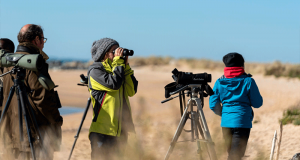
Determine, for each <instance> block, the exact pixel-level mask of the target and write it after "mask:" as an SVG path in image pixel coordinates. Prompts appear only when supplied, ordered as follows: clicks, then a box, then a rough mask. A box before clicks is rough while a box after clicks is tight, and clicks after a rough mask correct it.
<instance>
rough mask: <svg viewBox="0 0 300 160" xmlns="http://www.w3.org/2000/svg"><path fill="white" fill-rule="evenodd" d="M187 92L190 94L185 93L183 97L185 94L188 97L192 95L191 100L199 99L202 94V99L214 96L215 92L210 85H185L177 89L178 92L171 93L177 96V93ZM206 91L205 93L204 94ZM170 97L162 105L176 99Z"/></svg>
mask: <svg viewBox="0 0 300 160" xmlns="http://www.w3.org/2000/svg"><path fill="white" fill-rule="evenodd" d="M185 90H187V91H188V92H185V93H184V94H183V95H182V96H184V95H185V94H187V96H189V95H191V98H197V97H198V93H199V94H200V98H201V96H202V97H207V96H210V95H213V94H214V91H213V90H212V89H211V87H210V86H209V85H208V84H188V85H185V86H183V87H180V88H179V89H177V90H176V91H173V92H171V93H169V94H170V95H175V94H177V93H180V92H184V91H185ZM204 91H205V92H204ZM179 96H180V95H178V96H175V97H170V98H168V99H165V100H163V101H161V103H165V102H168V101H170V100H172V99H174V98H176V97H179Z"/></svg>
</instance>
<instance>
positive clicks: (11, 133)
mask: <svg viewBox="0 0 300 160" xmlns="http://www.w3.org/2000/svg"><path fill="white" fill-rule="evenodd" d="M16 54H41V55H42V56H43V59H44V60H45V61H46V60H47V59H49V57H48V56H47V55H46V54H45V53H44V52H43V51H42V50H40V49H39V48H37V47H36V46H35V45H33V44H32V43H29V42H24V43H20V44H19V46H18V48H17V51H16ZM12 68H13V67H9V68H4V71H3V72H4V73H5V72H8V71H10V70H11V69H12ZM25 72H26V74H25V78H24V84H25V88H26V92H27V95H28V99H29V102H30V104H31V106H32V109H33V111H34V116H35V118H36V121H37V124H38V128H39V130H40V132H41V136H42V138H43V141H44V147H52V148H53V150H59V146H60V144H61V125H62V117H61V116H60V113H59V111H58V107H60V103H59V100H58V99H57V98H56V96H55V91H54V90H53V89H52V90H46V89H45V88H43V86H42V85H41V84H40V83H39V81H38V78H39V75H40V74H41V73H42V74H43V75H45V76H46V77H48V78H49V79H51V78H50V75H49V73H48V65H47V63H44V66H43V70H40V71H39V72H35V71H31V70H27V69H26V70H25ZM12 78H14V79H15V78H16V75H15V74H8V75H6V76H4V78H3V82H4V84H5V85H4V88H3V89H4V92H3V96H4V100H3V104H2V106H5V103H6V101H7V99H8V95H9V92H10V88H11V87H12V86H13V85H14V82H13V81H12ZM3 108H4V107H3ZM18 115H19V114H18V100H17V96H16V93H14V94H13V97H12V100H11V103H10V105H9V107H8V110H7V112H6V113H5V117H4V119H3V122H4V123H3V125H2V126H1V137H2V138H1V139H2V140H4V144H5V147H6V148H17V149H19V150H20V151H27V152H29V151H30V146H29V141H28V136H27V130H26V125H25V121H24V118H22V119H23V121H22V122H23V139H24V140H23V141H22V142H21V140H20V131H19V130H20V129H19V118H18ZM22 117H23V116H22ZM30 129H31V132H32V141H33V144H34V146H35V147H37V146H40V143H39V141H38V140H37V139H38V137H37V132H36V130H35V129H34V127H33V125H32V123H30ZM45 145H48V146H45Z"/></svg>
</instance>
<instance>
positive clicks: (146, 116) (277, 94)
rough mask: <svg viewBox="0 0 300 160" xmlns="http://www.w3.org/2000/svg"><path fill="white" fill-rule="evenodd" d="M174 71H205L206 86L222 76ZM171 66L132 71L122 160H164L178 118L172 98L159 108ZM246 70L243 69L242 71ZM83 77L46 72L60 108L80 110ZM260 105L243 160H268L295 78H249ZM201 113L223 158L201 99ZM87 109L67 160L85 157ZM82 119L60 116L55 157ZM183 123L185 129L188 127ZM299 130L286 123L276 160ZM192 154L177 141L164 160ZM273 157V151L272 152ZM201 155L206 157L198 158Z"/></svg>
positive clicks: (294, 94) (294, 95)
mask: <svg viewBox="0 0 300 160" xmlns="http://www.w3.org/2000/svg"><path fill="white" fill-rule="evenodd" d="M176 67H177V69H178V70H182V71H189V72H194V73H202V72H207V73H210V74H212V77H213V79H212V83H211V84H210V85H211V87H213V83H214V82H215V81H216V79H217V78H218V77H220V76H221V75H222V72H221V71H219V70H207V69H205V70H204V69H190V67H189V66H187V65H178V64H176ZM174 68H175V65H174V64H170V65H159V66H155V65H150V66H141V67H134V68H133V69H134V71H135V76H136V78H137V80H138V81H139V86H138V92H137V94H136V95H135V96H134V97H132V98H130V103H131V106H132V113H133V120H134V123H135V127H136V134H131V135H130V136H129V143H128V145H127V148H126V155H125V156H124V159H128V160H129V159H130V160H139V159H141V160H158V159H164V156H165V154H166V152H167V150H168V148H169V144H170V142H171V139H172V137H173V135H174V133H175V130H176V128H177V125H178V123H179V120H180V112H179V101H178V99H175V100H172V101H169V102H167V103H164V104H161V103H160V101H161V100H163V99H164V86H165V85H166V84H168V83H170V82H172V81H173V80H172V78H171V71H172V70H173V69H174ZM246 70H247V68H246ZM82 73H83V74H86V70H67V71H66V70H51V71H50V74H51V76H52V78H53V80H54V81H55V83H56V85H59V87H58V88H57V90H58V92H59V95H60V98H61V103H62V105H63V106H76V107H83V108H84V107H85V106H86V101H87V99H88V97H89V93H88V91H87V88H86V87H81V86H77V85H76V84H77V83H78V82H79V79H80V78H79V75H80V74H82ZM253 78H254V79H255V81H256V83H257V85H258V87H259V89H260V92H261V94H262V96H263V98H264V104H263V106H262V107H261V108H259V109H254V112H255V118H254V120H255V122H256V123H254V124H253V128H252V130H251V135H250V139H249V142H248V147H247V151H246V157H245V158H244V159H246V160H252V159H253V160H255V159H268V157H269V154H270V149H271V141H272V138H273V134H274V131H275V130H277V131H279V122H278V121H279V119H280V118H282V113H283V111H284V110H285V109H287V108H289V106H292V105H294V104H296V103H297V102H298V101H299V100H300V97H299V96H300V80H299V79H295V78H291V79H287V78H275V77H273V76H264V75H263V74H254V75H253ZM204 113H205V116H206V119H207V122H208V126H209V129H210V132H211V134H212V137H213V141H214V142H215V144H216V151H217V154H218V157H219V159H225V157H226V153H225V149H224V147H222V145H223V139H222V134H221V128H220V117H218V116H216V115H214V113H213V112H212V111H211V110H210V109H209V106H208V98H206V99H205V105H204ZM91 117H92V110H90V111H89V112H88V114H87V118H86V120H85V122H84V125H83V127H82V131H81V133H80V136H79V139H78V141H77V144H76V147H75V150H74V152H73V156H72V159H73V160H75V159H76V160H83V159H90V152H91V149H90V144H89V140H88V129H89V125H90V123H91V119H92V118H91ZM81 118H82V113H77V114H72V115H65V116H64V124H63V127H62V129H63V141H62V146H61V151H60V152H56V153H55V159H59V160H60V159H67V158H68V156H69V153H70V150H71V147H72V144H73V142H74V136H75V134H76V132H77V129H78V126H79V124H80V121H81ZM189 126H190V125H189V124H188V123H187V125H186V129H189ZM299 133H300V126H294V125H292V124H288V125H285V126H284V127H283V137H282V143H281V151H280V157H279V159H281V160H286V159H289V158H291V157H292V156H293V155H294V154H295V153H298V152H299V148H300V143H299V140H300V134H299ZM190 137H191V136H190V133H185V132H183V133H182V134H181V136H180V138H179V140H188V139H189V138H190ZM196 150H197V146H196V143H192V142H187V143H178V144H177V145H176V147H175V149H174V151H173V154H172V155H171V157H170V159H172V160H174V159H175V160H176V159H178V160H179V159H194V158H195V153H196ZM275 154H276V153H275ZM204 157H207V155H205V154H204Z"/></svg>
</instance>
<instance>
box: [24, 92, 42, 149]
mask: <svg viewBox="0 0 300 160" xmlns="http://www.w3.org/2000/svg"><path fill="white" fill-rule="evenodd" d="M20 96H23V98H25V104H27V105H28V108H27V109H28V110H29V113H30V115H31V116H30V118H31V121H32V122H33V124H34V128H35V130H36V132H37V133H38V138H39V141H40V142H41V144H43V138H42V135H41V132H40V129H39V127H38V124H37V121H36V118H35V114H34V111H33V109H32V106H31V104H30V102H29V99H28V96H27V94H24V92H20Z"/></svg>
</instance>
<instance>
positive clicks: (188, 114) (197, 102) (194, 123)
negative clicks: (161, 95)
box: [162, 84, 217, 160]
mask: <svg viewBox="0 0 300 160" xmlns="http://www.w3.org/2000/svg"><path fill="white" fill-rule="evenodd" d="M206 87H208V86H205V85H203V84H189V85H186V86H184V87H182V88H180V89H178V90H177V91H174V92H171V93H170V95H174V94H177V93H179V95H178V96H179V98H180V109H181V115H182V117H181V119H180V122H179V125H178V128H177V130H176V132H175V135H174V137H173V139H172V142H171V144H170V147H169V150H168V152H167V154H166V156H165V160H168V159H169V157H170V155H171V153H172V152H173V149H174V147H175V144H176V143H177V140H178V138H179V136H180V134H181V132H182V130H184V129H183V127H184V125H185V123H186V121H187V120H188V119H191V130H190V131H188V132H191V136H192V139H191V141H192V142H195V141H197V147H198V150H197V153H198V154H199V159H200V160H201V159H203V158H202V151H201V143H200V142H204V143H205V145H204V148H205V149H206V150H207V152H208V155H209V157H210V159H211V160H217V156H216V152H215V149H214V143H213V141H212V139H211V136H210V133H209V130H208V126H207V123H206V120H205V116H204V113H203V109H202V108H203V102H204V101H203V97H205V96H207V94H206V93H204V90H205V91H206V92H207V93H209V91H208V89H206ZM184 90H189V92H188V94H189V95H190V99H189V100H188V103H187V105H186V107H185V108H184V112H183V107H182V99H183V101H184V105H185V98H184V96H185V95H184V94H185V93H184ZM198 93H199V95H200V98H199V97H198ZM178 96H176V97H178ZM174 98H175V97H171V98H168V99H166V100H164V101H162V103H164V102H167V101H169V100H172V99H174ZM194 106H196V111H194ZM188 109H190V111H188ZM199 133H200V135H201V137H202V139H199ZM195 136H196V138H195Z"/></svg>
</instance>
